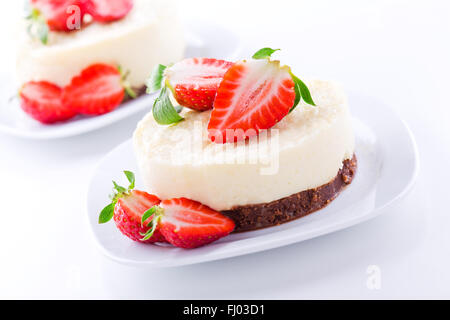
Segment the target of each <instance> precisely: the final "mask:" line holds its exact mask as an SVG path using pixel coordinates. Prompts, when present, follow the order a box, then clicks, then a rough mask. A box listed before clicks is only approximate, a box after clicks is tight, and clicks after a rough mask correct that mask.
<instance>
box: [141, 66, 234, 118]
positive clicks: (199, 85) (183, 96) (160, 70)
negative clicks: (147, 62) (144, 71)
mask: <svg viewBox="0 0 450 320" xmlns="http://www.w3.org/2000/svg"><path fill="white" fill-rule="evenodd" d="M231 65H232V63H231V62H228V61H224V60H216V59H209V58H190V59H185V60H183V61H180V62H178V63H176V64H174V65H173V66H171V67H168V68H166V67H164V66H161V65H160V66H158V67H157V68H156V69H155V71H154V73H153V75H152V77H151V79H150V81H149V84H148V85H149V91H150V92H154V91H156V90H159V89H160V88H161V87H162V81H163V78H164V77H165V79H166V84H168V86H169V87H170V89H172V93H173V95H174V98H175V99H176V100H177V102H178V103H179V104H180V105H181V106H183V107H187V108H190V109H193V110H197V111H205V110H209V109H212V107H213V104H214V98H215V97H216V93H217V88H218V87H219V84H220V82H221V81H222V78H223V75H224V74H225V72H227V70H228V69H229V68H230V67H231Z"/></svg>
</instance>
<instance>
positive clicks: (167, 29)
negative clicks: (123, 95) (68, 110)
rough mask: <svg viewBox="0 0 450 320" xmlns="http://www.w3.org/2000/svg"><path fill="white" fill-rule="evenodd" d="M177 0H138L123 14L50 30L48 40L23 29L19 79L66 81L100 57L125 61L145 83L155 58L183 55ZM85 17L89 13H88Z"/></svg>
mask: <svg viewBox="0 0 450 320" xmlns="http://www.w3.org/2000/svg"><path fill="white" fill-rule="evenodd" d="M176 12H177V10H176V8H175V7H174V1H168V0H134V1H133V7H132V9H131V11H130V12H129V13H128V14H127V15H126V16H125V17H123V18H122V19H120V20H117V21H114V22H110V23H99V22H90V23H87V24H85V25H83V26H82V27H81V29H80V30H75V31H72V32H54V31H50V32H49V35H48V41H47V43H46V44H44V43H42V42H41V41H40V40H39V39H35V38H33V37H30V35H29V34H28V33H27V23H28V22H27V21H22V22H21V24H20V32H19V35H18V47H17V59H16V82H17V85H18V87H20V86H22V85H23V84H25V83H27V82H30V81H48V82H51V83H53V84H55V85H57V86H60V87H64V86H66V85H68V84H69V83H70V82H71V79H72V78H73V77H74V76H76V75H77V74H79V73H80V72H81V71H82V70H83V69H84V68H86V67H88V66H90V65H92V64H95V63H106V64H111V65H118V66H121V68H122V69H123V70H126V71H128V72H129V75H128V82H129V83H130V84H131V86H132V87H134V88H142V87H143V86H144V84H145V81H146V79H147V77H148V76H149V73H150V71H151V70H152V68H153V67H154V65H155V64H156V63H160V62H166V63H169V62H171V61H177V60H180V59H181V58H182V57H183V54H184V49H185V42H184V36H183V30H182V26H181V24H180V21H179V19H178V17H177V14H176ZM85 18H86V17H85Z"/></svg>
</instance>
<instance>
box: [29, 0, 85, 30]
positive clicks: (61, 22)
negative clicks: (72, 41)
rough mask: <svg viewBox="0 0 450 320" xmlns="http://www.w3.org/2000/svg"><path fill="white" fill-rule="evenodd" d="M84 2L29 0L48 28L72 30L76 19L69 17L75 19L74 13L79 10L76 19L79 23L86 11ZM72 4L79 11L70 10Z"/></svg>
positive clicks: (81, 0)
mask: <svg viewBox="0 0 450 320" xmlns="http://www.w3.org/2000/svg"><path fill="white" fill-rule="evenodd" d="M84 2H85V0H31V7H32V8H35V9H37V10H38V11H39V13H40V15H41V16H42V17H43V18H44V19H45V21H46V22H47V25H48V27H49V28H50V30H53V31H72V30H75V29H76V27H75V25H76V22H77V21H69V19H72V18H73V19H75V16H74V14H76V13H77V12H79V14H80V15H79V17H77V19H78V21H79V23H80V25H81V23H82V21H83V17H84V15H85V13H86V10H85V6H84ZM73 6H76V7H78V8H79V11H74V10H72V9H73V8H74V7H73Z"/></svg>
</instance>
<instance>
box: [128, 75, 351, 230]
mask: <svg viewBox="0 0 450 320" xmlns="http://www.w3.org/2000/svg"><path fill="white" fill-rule="evenodd" d="M308 87H309V89H310V91H311V94H312V96H313V98H314V101H315V103H316V106H315V107H314V106H310V105H307V104H306V103H304V102H302V103H301V104H300V105H299V106H298V107H297V108H296V109H295V110H293V111H292V112H291V113H290V114H288V115H287V116H286V117H285V118H284V119H282V120H281V121H280V122H279V123H278V124H276V125H275V126H274V127H273V128H272V129H271V130H269V131H268V134H264V133H261V134H260V135H259V137H252V138H250V139H249V140H248V141H245V142H241V143H234V144H233V143H231V144H224V145H218V144H215V143H213V142H211V140H210V139H208V133H207V125H208V120H209V117H210V111H208V112H202V113H199V112H195V111H186V112H185V111H183V113H182V116H183V117H184V121H181V122H179V123H178V124H177V125H175V126H161V125H159V124H157V123H156V121H155V120H154V117H153V115H152V114H151V113H150V114H148V115H147V116H146V117H145V118H144V119H143V120H142V121H141V122H140V123H139V125H138V127H137V130H136V131H135V133H134V148H135V153H136V156H137V160H138V165H139V168H140V171H141V174H142V178H143V181H144V182H145V186H146V189H147V191H148V192H151V193H153V194H155V195H157V196H159V197H160V198H164V199H166V198H173V197H187V198H190V199H195V200H197V201H200V202H202V203H204V204H206V205H208V206H210V207H211V208H213V209H215V210H218V211H222V212H224V213H226V214H229V215H230V216H231V217H232V218H233V219H234V220H235V221H236V223H237V231H244V230H252V229H257V228H261V227H266V226H270V225H275V224H279V223H281V222H285V221H288V220H292V219H294V218H298V217H300V216H303V215H306V214H308V213H310V212H312V211H316V210H318V209H320V208H322V207H324V206H325V205H326V204H328V203H329V202H330V201H331V200H333V199H334V198H335V197H336V196H337V195H338V193H339V192H340V191H341V190H342V188H343V187H344V186H346V185H347V184H349V183H350V182H351V181H352V178H353V175H354V173H355V170H356V158H355V157H354V149H355V138H354V135H353V130H352V124H351V117H350V113H349V108H348V104H347V98H346V96H345V94H344V93H343V91H342V90H341V88H340V87H339V86H338V85H336V84H334V83H331V82H326V81H319V80H315V81H310V82H308Z"/></svg>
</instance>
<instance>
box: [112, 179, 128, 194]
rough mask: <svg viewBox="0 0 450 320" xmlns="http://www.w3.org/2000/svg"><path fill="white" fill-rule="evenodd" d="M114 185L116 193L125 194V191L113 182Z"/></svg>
mask: <svg viewBox="0 0 450 320" xmlns="http://www.w3.org/2000/svg"><path fill="white" fill-rule="evenodd" d="M113 184H114V189H115V190H116V191H117V192H118V193H125V192H127V189H125V188H124V187H122V186H119V185H118V184H117V183H116V182H115V181H113Z"/></svg>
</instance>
